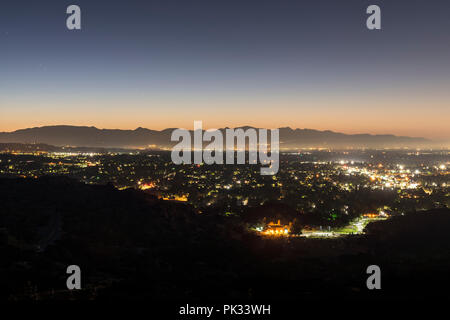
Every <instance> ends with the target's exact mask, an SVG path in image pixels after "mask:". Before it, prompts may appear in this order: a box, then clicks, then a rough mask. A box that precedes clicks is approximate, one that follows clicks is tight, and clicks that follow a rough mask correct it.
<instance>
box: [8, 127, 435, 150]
mask: <svg viewBox="0 0 450 320" xmlns="http://www.w3.org/2000/svg"><path fill="white" fill-rule="evenodd" d="M239 128H242V129H244V130H246V129H249V128H252V127H249V126H245V127H239ZM225 129H227V128H222V129H220V130H221V131H222V132H224V131H225ZM173 130H174V129H173V128H168V129H164V130H161V131H158V130H151V129H145V128H141V127H139V128H137V129H135V130H119V129H98V128H96V127H87V126H69V125H59V126H44V127H35V128H27V129H21V130H16V131H13V132H0V142H2V143H44V144H50V145H54V146H73V147H102V148H154V149H158V148H170V147H171V146H173V145H174V144H175V143H176V142H171V140H170V137H171V134H172V131H173ZM279 130H280V149H295V148H308V147H324V148H394V147H414V148H416V147H426V146H430V145H432V144H433V141H431V140H428V139H425V138H420V137H405V136H395V135H390V134H386V135H372V134H344V133H339V132H333V131H329V130H326V131H319V130H313V129H292V128H290V127H283V128H279ZM191 133H192V131H191ZM224 136H225V135H224Z"/></svg>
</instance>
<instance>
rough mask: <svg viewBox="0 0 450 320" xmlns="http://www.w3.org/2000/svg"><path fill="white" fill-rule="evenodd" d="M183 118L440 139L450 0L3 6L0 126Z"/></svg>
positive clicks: (448, 95) (18, 0) (155, 123)
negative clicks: (76, 14)
mask: <svg viewBox="0 0 450 320" xmlns="http://www.w3.org/2000/svg"><path fill="white" fill-rule="evenodd" d="M70 4H77V5H79V6H80V7H81V10H82V30H81V31H69V30H67V29H66V22H65V21H66V17H67V15H66V13H65V11H66V8H67V6H68V5H70ZM370 4H377V5H379V6H380V7H381V9H382V30H381V31H370V30H368V29H367V28H366V26H365V24H366V23H365V21H366V18H367V15H366V13H365V11H366V8H367V6H368V5H370ZM194 120H203V124H204V127H205V128H212V127H224V126H231V127H233V126H240V125H254V126H260V127H269V128H274V127H284V126H290V127H293V128H314V129H321V130H322V129H330V130H335V131H340V132H346V133H362V132H364V133H375V134H376V133H393V134H398V135H411V136H425V137H430V138H435V139H450V125H449V122H450V121H449V120H450V1H448V0H427V1H425V0H395V1H386V0H370V1H366V0H344V1H336V0H307V1H306V0H305V1H303V0H293V1H287V0H271V1H266V0H207V1H199V0H177V1H175V0H158V1H156V0H146V1H145V0H141V1H138V0H114V1H111V0H88V1H87V0H71V1H66V0H55V1H51V0H40V1H22V0H4V1H2V4H1V7H0V131H11V130H16V129H19V128H25V127H34V126H42V125H53V124H73V125H94V126H97V127H99V128H120V129H134V128H136V127H139V126H142V127H147V128H152V129H163V128H167V127H185V128H190V129H191V128H192V126H193V121H194Z"/></svg>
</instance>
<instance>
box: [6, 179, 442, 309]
mask: <svg viewBox="0 0 450 320" xmlns="http://www.w3.org/2000/svg"><path fill="white" fill-rule="evenodd" d="M367 231H368V232H367V234H366V235H364V236H352V237H347V238H339V239H324V240H319V239H306V238H289V239H288V238H284V239H266V238H261V237H259V236H257V235H255V234H253V233H251V232H249V231H247V229H246V228H245V225H244V223H243V222H242V221H241V220H240V219H239V218H238V217H224V216H215V215H214V214H208V215H198V214H195V213H194V212H193V211H192V210H191V209H190V208H189V207H188V206H186V205H184V204H179V203H171V202H167V201H162V200H158V199H156V198H154V197H152V196H150V195H148V194H145V193H143V192H140V191H135V190H124V191H118V190H116V189H115V188H114V187H113V186H109V185H107V186H94V185H85V184H82V183H79V182H76V181H74V180H71V179H68V178H62V177H52V178H50V177H45V178H41V179H2V180H0V256H1V259H0V300H1V301H23V300H26V301H28V300H68V299H80V300H87V299H89V300H93V299H96V300H100V301H105V300H115V299H120V300H128V299H129V300H143V299H157V300H179V301H192V300H197V301H205V300H208V301H210V300H213V301H219V300H221V299H245V300H247V299H253V300H254V301H258V300H265V301H268V300H279V299H283V300H286V299H292V300H298V299H303V300H304V299H322V298H327V299H333V300H341V299H364V300H365V299H371V300H374V299H422V298H427V299H435V298H439V299H442V298H444V299H449V298H450V293H448V290H447V288H448V287H449V286H450V277H449V270H450V210H448V209H436V210H433V211H427V212H421V213H411V214H407V215H405V216H401V217H396V218H392V219H390V220H387V221H382V222H376V223H372V224H371V225H369V226H368V228H367ZM73 264H75V265H78V266H80V268H81V270H82V290H79V291H69V290H67V289H66V279H67V277H68V275H67V274H66V268H67V266H69V265H73ZM372 264H376V265H379V266H380V268H381V272H382V278H381V279H382V280H381V283H382V290H378V291H377V290H375V291H371V290H368V289H367V287H366V279H367V277H368V275H367V274H366V268H367V266H369V265H372Z"/></svg>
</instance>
